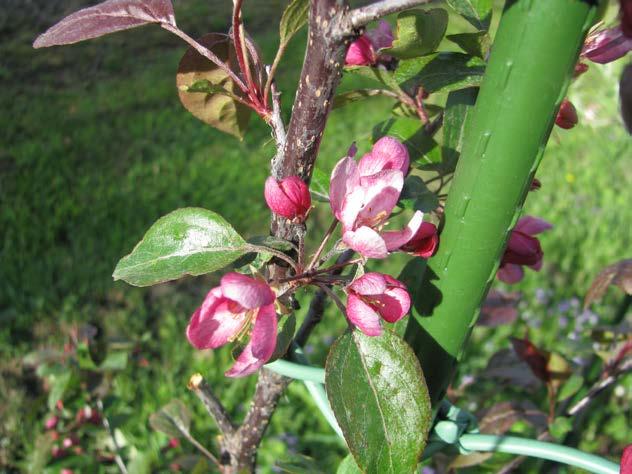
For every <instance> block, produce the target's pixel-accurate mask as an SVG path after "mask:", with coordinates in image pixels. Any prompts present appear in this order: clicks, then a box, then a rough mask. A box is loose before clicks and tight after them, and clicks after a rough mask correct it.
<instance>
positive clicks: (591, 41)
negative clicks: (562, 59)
mask: <svg viewBox="0 0 632 474" xmlns="http://www.w3.org/2000/svg"><path fill="white" fill-rule="evenodd" d="M630 50H632V36H626V35H625V34H624V32H623V31H622V25H619V26H615V27H613V28H606V29H604V30H599V31H597V32H595V33H593V34H591V35H589V36H588V38H587V39H586V42H585V43H584V48H583V49H582V52H581V56H582V57H584V58H586V59H588V60H590V61H592V62H594V63H599V64H606V63H610V62H612V61H616V60H617V59H619V58H622V57H623V56H625V55H626V54H627V53H628V52H629V51H630Z"/></svg>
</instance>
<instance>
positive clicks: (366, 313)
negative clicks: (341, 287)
mask: <svg viewBox="0 0 632 474" xmlns="http://www.w3.org/2000/svg"><path fill="white" fill-rule="evenodd" d="M346 291H347V295H348V297H347V318H349V321H351V322H352V323H353V324H354V325H355V326H357V327H358V328H359V329H360V330H361V331H362V332H363V333H364V334H366V335H367V336H379V335H380V334H382V324H381V323H380V319H383V320H385V321H387V322H389V323H396V322H397V321H399V320H400V319H402V318H403V317H404V316H405V315H406V314H407V313H408V310H409V309H410V296H409V294H408V291H407V290H406V286H405V285H404V284H403V283H402V282H401V281H399V280H396V279H395V278H393V277H391V276H389V275H384V274H382V273H376V272H370V273H366V274H364V275H362V276H361V277H360V278H358V279H356V280H355V281H354V282H353V283H351V284H350V285H349V286H348V287H347V289H346Z"/></svg>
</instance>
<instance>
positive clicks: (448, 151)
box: [442, 87, 478, 173]
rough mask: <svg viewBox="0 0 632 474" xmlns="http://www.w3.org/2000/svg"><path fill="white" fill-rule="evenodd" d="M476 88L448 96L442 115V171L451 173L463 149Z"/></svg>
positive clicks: (476, 91)
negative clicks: (466, 126)
mask: <svg viewBox="0 0 632 474" xmlns="http://www.w3.org/2000/svg"><path fill="white" fill-rule="evenodd" d="M477 95H478V88H474V87H470V88H467V89H461V90H458V91H453V92H450V94H448V100H447V102H446V104H445V112H444V115H443V149H442V169H443V172H445V173H452V172H453V171H454V169H455V168H456V164H457V162H458V161H459V156H460V155H461V149H462V148H463V138H464V136H465V134H464V132H465V125H466V123H467V119H468V117H469V116H470V114H471V112H472V110H474V104H475V103H476V97H477Z"/></svg>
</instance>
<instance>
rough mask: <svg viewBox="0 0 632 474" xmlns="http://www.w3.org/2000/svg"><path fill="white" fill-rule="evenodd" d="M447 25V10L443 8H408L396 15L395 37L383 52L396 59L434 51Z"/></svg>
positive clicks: (409, 57) (415, 56) (414, 56)
mask: <svg viewBox="0 0 632 474" xmlns="http://www.w3.org/2000/svg"><path fill="white" fill-rule="evenodd" d="M447 26H448V12H446V11H445V10H444V9H443V8H433V9H432V10H425V11H424V10H410V11H407V12H403V13H400V14H399V16H398V17H397V35H396V36H397V38H396V39H395V41H393V46H392V47H391V48H388V49H385V50H383V52H384V53H386V54H389V55H391V56H395V57H396V58H398V59H411V58H417V57H419V56H423V55H424V54H429V53H432V52H434V51H435V50H436V49H437V46H439V43H441V40H442V39H443V35H444V34H445V30H446V28H447Z"/></svg>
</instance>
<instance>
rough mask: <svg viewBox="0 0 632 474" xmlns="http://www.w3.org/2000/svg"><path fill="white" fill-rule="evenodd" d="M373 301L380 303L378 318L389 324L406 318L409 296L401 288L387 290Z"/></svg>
mask: <svg viewBox="0 0 632 474" xmlns="http://www.w3.org/2000/svg"><path fill="white" fill-rule="evenodd" d="M375 299H376V300H377V301H378V302H379V303H380V305H379V307H378V312H379V313H380V316H382V318H384V320H385V321H388V322H389V323H396V322H397V321H399V320H400V319H402V318H403V317H404V316H406V314H408V310H409V309H410V295H409V294H408V291H406V290H405V289H403V288H388V289H387V290H386V292H385V293H384V294H383V295H380V296H377V297H375Z"/></svg>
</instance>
